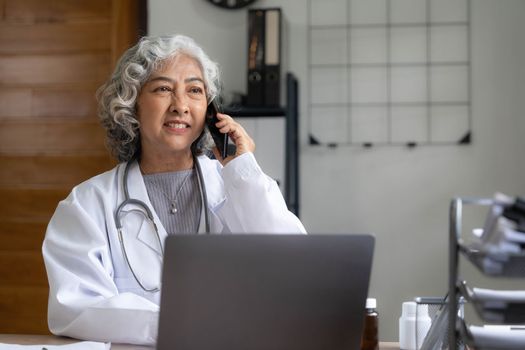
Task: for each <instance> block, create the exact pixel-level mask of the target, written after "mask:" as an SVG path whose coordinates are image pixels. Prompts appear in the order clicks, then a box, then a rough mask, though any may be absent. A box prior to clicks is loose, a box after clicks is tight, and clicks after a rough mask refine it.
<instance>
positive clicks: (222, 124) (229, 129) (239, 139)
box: [213, 113, 255, 165]
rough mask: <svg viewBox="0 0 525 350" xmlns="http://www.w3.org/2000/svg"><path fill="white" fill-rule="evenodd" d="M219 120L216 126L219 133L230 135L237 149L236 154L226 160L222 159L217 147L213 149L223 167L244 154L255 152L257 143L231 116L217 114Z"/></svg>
mask: <svg viewBox="0 0 525 350" xmlns="http://www.w3.org/2000/svg"><path fill="white" fill-rule="evenodd" d="M217 119H219V122H218V123H216V124H215V125H216V126H217V127H218V128H219V131H220V132H222V133H223V134H228V136H229V137H230V139H231V140H232V141H233V143H234V144H235V147H236V151H235V154H234V155H231V156H228V157H226V158H225V159H222V157H221V155H220V154H219V151H218V150H217V148H216V147H214V148H213V154H215V158H217V159H219V160H220V161H221V163H222V165H226V164H227V163H228V162H229V161H230V160H232V159H234V158H235V157H238V156H240V155H241V154H243V153H246V152H252V153H253V152H254V151H255V142H253V139H252V138H251V137H250V135H248V133H247V132H246V130H244V128H243V127H242V126H241V124H239V123H237V122H236V121H235V120H233V118H232V117H230V116H229V115H227V114H223V113H217Z"/></svg>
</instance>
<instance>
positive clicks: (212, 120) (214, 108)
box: [206, 100, 228, 159]
mask: <svg viewBox="0 0 525 350" xmlns="http://www.w3.org/2000/svg"><path fill="white" fill-rule="evenodd" d="M217 112H219V105H218V104H217V102H216V101H215V100H213V101H211V103H210V104H209V105H208V109H207V111H206V125H207V126H208V130H209V131H210V134H211V137H212V138H213V141H214V142H215V146H217V149H218V150H219V154H220V155H221V157H222V159H224V158H226V157H227V156H228V134H223V133H221V132H220V131H219V128H217V127H216V126H215V124H216V123H217V122H218V121H219V119H218V118H217Z"/></svg>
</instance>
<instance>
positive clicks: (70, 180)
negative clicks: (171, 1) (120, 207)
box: [0, 0, 145, 334]
mask: <svg viewBox="0 0 525 350" xmlns="http://www.w3.org/2000/svg"><path fill="white" fill-rule="evenodd" d="M144 2H145V1H144ZM139 12H140V11H139V0H89V1H78V0H0V333H32V334H45V333H49V331H48V328H47V298H48V283H47V277H46V273H45V269H44V264H43V260H42V254H41V246H42V240H43V237H44V234H45V230H46V226H47V223H48V221H49V219H50V217H51V215H52V214H53V212H54V210H55V208H56V206H57V204H58V202H59V201H60V200H61V199H63V198H65V197H66V196H67V194H68V193H69V192H70V190H71V188H72V187H73V186H74V185H75V184H78V183H80V182H82V181H83V180H86V179H88V178H90V177H92V176H93V175H95V174H97V173H100V172H102V171H105V170H107V169H110V168H111V167H113V165H114V161H113V160H111V159H110V157H109V155H108V152H107V151H106V149H105V146H104V131H103V129H102V127H101V126H99V122H98V119H97V112H96V109H97V107H96V101H95V91H96V89H97V88H98V87H99V86H100V85H101V84H102V83H103V81H104V80H105V79H106V78H107V77H108V76H109V74H110V72H111V70H112V67H113V65H114V62H115V60H116V58H117V57H118V56H119V55H120V54H121V53H122V51H123V50H125V49H126V48H127V47H129V46H130V45H131V44H133V43H134V42H135V41H136V39H137V37H138V33H139V29H138V23H139V21H138V18H139V15H140V14H139Z"/></svg>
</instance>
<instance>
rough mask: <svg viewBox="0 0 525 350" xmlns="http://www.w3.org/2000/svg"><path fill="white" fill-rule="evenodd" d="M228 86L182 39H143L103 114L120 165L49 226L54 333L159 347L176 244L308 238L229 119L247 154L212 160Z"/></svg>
mask: <svg viewBox="0 0 525 350" xmlns="http://www.w3.org/2000/svg"><path fill="white" fill-rule="evenodd" d="M219 86H220V84H219V71H218V68H217V65H216V64H215V63H214V62H212V61H211V60H210V59H209V57H208V56H207V55H206V54H205V53H204V51H203V50H202V49H201V48H200V47H199V46H198V45H197V44H196V43H195V42H194V41H193V40H192V39H190V38H188V37H185V36H181V35H177V36H163V37H144V38H142V39H141V40H140V42H139V43H138V44H137V45H136V46H134V47H132V48H130V49H129V50H128V51H127V52H126V53H125V54H124V55H123V56H122V58H121V59H120V61H119V62H118V65H117V67H116V69H115V72H114V73H113V75H112V76H111V78H110V79H109V80H108V81H107V82H106V83H105V84H104V85H103V86H102V87H101V88H100V89H99V91H98V93H97V94H98V99H99V115H100V118H101V120H102V125H103V126H104V128H105V129H106V132H107V139H108V145H109V148H110V150H111V152H112V154H113V155H114V156H115V157H116V158H117V159H118V161H119V162H120V163H119V165H117V166H116V167H115V168H114V169H113V170H110V171H108V172H106V173H103V174H100V175H98V176H95V177H94V178H92V179H90V180H87V181H86V182H84V183H82V184H80V185H78V186H76V187H75V188H74V189H73V190H72V192H71V193H70V194H69V196H68V197H67V198H66V199H65V200H63V201H61V202H60V203H59V205H58V207H57V209H56V211H55V214H54V215H53V217H52V219H51V221H50V223H49V226H48V228H47V232H46V237H45V240H44V244H43V255H44V261H45V264H46V269H47V274H48V279H49V286H50V291H49V307H48V323H49V328H50V330H51V332H52V333H54V334H57V335H66V336H70V337H74V338H80V339H87V340H96V341H111V342H117V343H135V344H154V343H155V341H156V336H157V319H158V311H159V301H160V277H161V276H160V275H161V266H162V258H163V255H162V245H163V242H164V238H165V237H166V236H167V235H169V234H196V233H204V232H209V233H228V232H234V233H250V232H265V233H266V232H268V233H279V232H283V233H293V232H301V233H302V232H305V229H304V227H303V225H302V224H301V222H300V221H299V219H298V218H297V217H295V216H294V215H293V214H292V213H290V212H289V211H288V210H287V207H286V204H285V202H284V200H283V197H282V195H281V193H280V191H279V188H278V186H277V185H276V183H275V182H274V181H273V180H272V179H271V178H269V177H268V176H266V175H265V174H264V173H263V172H262V170H261V168H260V167H259V165H258V164H257V162H256V160H255V158H254V155H253V151H254V148H255V145H254V143H253V141H252V139H251V138H250V137H249V136H248V134H247V133H246V131H245V130H244V129H243V128H242V127H241V126H240V125H239V124H238V123H236V122H235V121H234V120H233V119H232V118H231V117H230V116H228V115H225V114H220V113H219V114H218V115H217V117H218V120H219V121H218V122H217V123H216V126H217V127H218V128H219V130H220V132H222V133H227V134H228V135H229V137H230V138H231V140H233V142H234V143H235V146H236V152H235V154H234V155H232V156H228V157H227V158H226V159H222V158H221V157H220V154H219V153H218V152H217V150H216V148H214V150H213V151H214V153H215V156H216V158H217V159H219V160H211V159H209V158H208V157H207V156H206V155H204V154H205V151H206V150H207V149H206V147H207V145H208V144H209V141H208V140H209V139H210V138H209V136H208V131H207V128H206V127H205V118H206V111H207V107H208V105H209V104H210V103H211V101H212V100H213V99H214V98H215V97H216V96H217V95H218V88H219Z"/></svg>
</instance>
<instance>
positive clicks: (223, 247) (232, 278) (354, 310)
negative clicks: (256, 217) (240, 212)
mask: <svg viewBox="0 0 525 350" xmlns="http://www.w3.org/2000/svg"><path fill="white" fill-rule="evenodd" d="M373 249H374V238H373V237H372V236H371V235H328V234H322V235H312V234H310V235H273V234H272V235H270V234H265V235H174V236H169V237H168V238H167V240H166V247H165V259H164V270H163V277H162V280H163V284H162V296H161V308H160V309H161V311H160V320H159V334H158V342H157V349H160V350H166V349H177V350H190V349H195V350H202V349H218V350H222V349H228V350H258V349H260V350H273V349H275V350H278V349H279V350H327V349H330V350H339V349H341V350H342V349H349V350H350V349H351V350H355V349H358V348H359V343H360V336H361V331H362V326H363V316H364V310H365V301H366V297H367V292H368V284H369V278H370V271H371V265H372V257H373Z"/></svg>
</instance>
